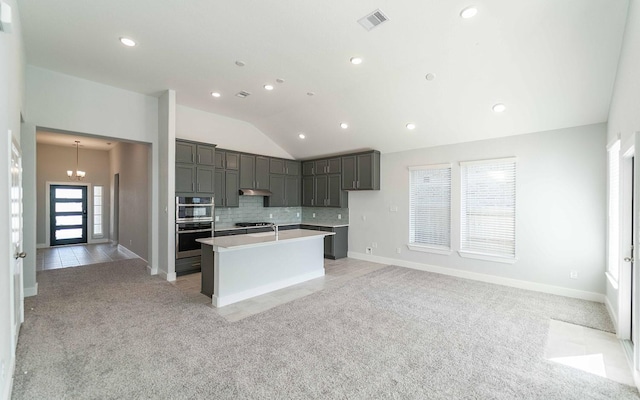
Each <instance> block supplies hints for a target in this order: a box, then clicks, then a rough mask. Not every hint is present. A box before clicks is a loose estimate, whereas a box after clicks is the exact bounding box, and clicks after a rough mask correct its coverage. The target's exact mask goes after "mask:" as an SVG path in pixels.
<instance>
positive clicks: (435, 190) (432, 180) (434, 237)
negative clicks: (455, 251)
mask: <svg viewBox="0 0 640 400" xmlns="http://www.w3.org/2000/svg"><path fill="white" fill-rule="evenodd" d="M409 191H410V193H409V203H410V204H409V248H410V249H412V250H419V251H429V252H435V253H441V254H442V253H444V254H449V253H450V251H451V164H439V165H429V166H421V167H410V168H409Z"/></svg>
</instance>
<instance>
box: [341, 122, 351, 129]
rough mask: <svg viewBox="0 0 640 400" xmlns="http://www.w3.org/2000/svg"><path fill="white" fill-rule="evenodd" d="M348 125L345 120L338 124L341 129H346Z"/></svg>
mask: <svg viewBox="0 0 640 400" xmlns="http://www.w3.org/2000/svg"><path fill="white" fill-rule="evenodd" d="M348 127H349V124H347V123H346V122H343V123H341V124H340V128H342V129H347V128H348Z"/></svg>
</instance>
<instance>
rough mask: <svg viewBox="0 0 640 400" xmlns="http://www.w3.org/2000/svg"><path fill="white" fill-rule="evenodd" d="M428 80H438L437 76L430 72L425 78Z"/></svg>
mask: <svg viewBox="0 0 640 400" xmlns="http://www.w3.org/2000/svg"><path fill="white" fill-rule="evenodd" d="M424 77H425V79H426V80H428V81H432V80H434V79H436V74H434V73H431V72H429V73H428V74H427V75H425V76H424Z"/></svg>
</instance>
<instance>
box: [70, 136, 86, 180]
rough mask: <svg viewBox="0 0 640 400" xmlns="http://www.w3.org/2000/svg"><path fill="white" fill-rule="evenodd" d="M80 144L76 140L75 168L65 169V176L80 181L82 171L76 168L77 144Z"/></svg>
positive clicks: (82, 174)
mask: <svg viewBox="0 0 640 400" xmlns="http://www.w3.org/2000/svg"><path fill="white" fill-rule="evenodd" d="M79 145H80V141H79V140H76V170H75V171H71V170H68V171H67V176H68V177H69V179H71V180H75V181H81V180H82V179H83V178H84V175H85V173H84V171H80V170H79V169H78V146H79Z"/></svg>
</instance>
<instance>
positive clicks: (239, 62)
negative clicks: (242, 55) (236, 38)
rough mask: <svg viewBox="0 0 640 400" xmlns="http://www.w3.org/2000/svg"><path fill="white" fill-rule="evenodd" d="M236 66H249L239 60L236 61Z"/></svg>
mask: <svg viewBox="0 0 640 400" xmlns="http://www.w3.org/2000/svg"><path fill="white" fill-rule="evenodd" d="M236 65H237V66H238V67H244V66H245V65H247V64H246V63H245V62H244V61H240V60H238V61H236Z"/></svg>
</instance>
